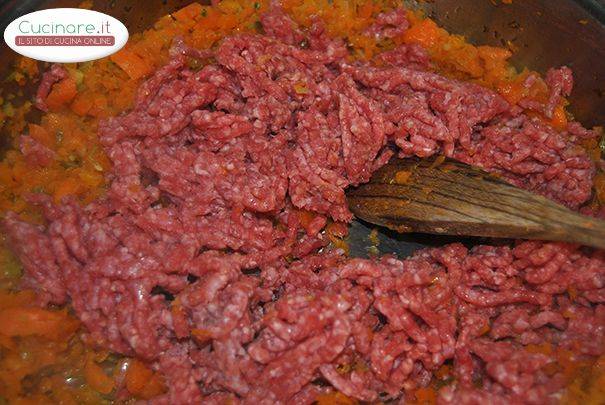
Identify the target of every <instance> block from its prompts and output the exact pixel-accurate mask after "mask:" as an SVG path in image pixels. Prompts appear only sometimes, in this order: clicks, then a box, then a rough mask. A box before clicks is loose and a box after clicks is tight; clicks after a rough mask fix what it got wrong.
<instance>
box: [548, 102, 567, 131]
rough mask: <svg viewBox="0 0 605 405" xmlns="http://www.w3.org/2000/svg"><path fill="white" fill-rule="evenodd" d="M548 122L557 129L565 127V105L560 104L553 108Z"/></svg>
mask: <svg viewBox="0 0 605 405" xmlns="http://www.w3.org/2000/svg"><path fill="white" fill-rule="evenodd" d="M550 124H551V125H552V126H553V128H555V129H558V130H559V131H563V130H565V129H566V128H567V114H566V113H565V107H564V106H563V105H561V104H560V105H558V106H557V107H556V108H555V111H554V112H553V116H552V120H551V121H550Z"/></svg>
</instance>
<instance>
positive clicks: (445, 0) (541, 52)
mask: <svg viewBox="0 0 605 405" xmlns="http://www.w3.org/2000/svg"><path fill="white" fill-rule="evenodd" d="M0 1H1V3H0V28H1V29H2V32H3V31H4V28H5V27H6V25H7V24H8V23H9V22H10V21H12V20H13V19H15V18H17V17H19V16H21V15H23V14H26V13H29V12H31V11H34V10H38V9H43V8H52V7H76V6H77V5H78V4H79V3H80V2H81V0H4V1H2V0H0ZM191 1H192V0H144V1H142V0H139V1H136V0H105V1H103V0H95V2H94V9H95V10H98V11H101V12H104V13H107V14H110V15H112V16H114V17H116V18H117V19H119V20H120V21H122V22H123V23H124V24H126V26H127V27H128V29H129V31H130V32H131V33H133V32H137V31H141V30H143V29H145V28H147V27H148V26H150V25H151V24H152V23H153V22H154V21H155V20H156V19H158V18H159V17H161V16H163V15H165V14H167V13H170V12H172V11H174V10H176V9H178V8H180V7H183V6H184V5H186V4H188V3H190V2H191ZM200 2H202V3H203V2H204V1H203V0H202V1H200ZM405 3H409V4H410V5H411V6H414V7H418V8H422V9H424V10H425V11H426V12H427V13H428V14H429V15H430V16H431V17H433V18H434V19H436V20H437V22H439V24H440V25H442V26H443V27H445V28H446V29H448V30H449V31H451V32H455V33H459V34H463V35H465V36H467V38H469V39H470V40H471V41H472V42H474V43H477V44H487V45H496V46H507V47H512V48H513V49H514V57H513V63H514V64H515V65H517V66H519V67H523V66H527V67H528V68H531V69H533V70H537V71H539V72H545V71H546V70H547V69H548V68H549V67H552V66H560V65H568V66H570V67H571V68H572V69H573V70H574V73H575V79H576V84H575V88H574V92H573V94H572V97H571V111H572V112H573V114H574V115H575V116H576V118H577V119H578V120H579V121H580V122H582V123H583V124H584V125H585V126H588V127H590V126H594V125H603V124H604V123H605V119H604V117H605V0H513V1H512V4H503V3H502V2H501V0H430V1H429V0H426V1H405ZM14 57H15V53H14V52H13V51H11V50H10V49H9V48H8V46H6V44H4V43H2V48H1V49H0V60H1V61H2V65H1V67H0V77H5V76H6V75H7V74H8V71H9V70H10V66H11V61H12V60H13V59H14ZM25 96H26V97H28V96H31V94H29V95H28V94H26V95H25ZM2 138H6V134H0V145H1V144H2V143H3V142H2ZM371 229H372V227H371V226H370V225H367V224H365V223H362V222H359V221H356V222H354V223H353V225H352V228H351V236H350V246H351V254H352V255H355V256H366V255H367V253H368V250H367V247H368V246H369V244H370V243H369V240H368V235H369V232H370V230H371ZM378 237H379V240H380V244H379V247H378V248H379V251H380V252H381V253H396V254H397V255H399V256H402V257H403V256H407V255H409V254H410V252H412V251H413V250H415V249H418V248H420V247H423V246H427V245H441V244H445V243H447V242H451V241H454V240H456V241H459V240H460V238H446V237H436V236H427V235H418V234H410V235H398V234H394V233H390V232H388V231H383V230H380V231H379V234H378ZM466 242H468V243H469V244H473V243H477V242H478V241H477V240H467V241H466Z"/></svg>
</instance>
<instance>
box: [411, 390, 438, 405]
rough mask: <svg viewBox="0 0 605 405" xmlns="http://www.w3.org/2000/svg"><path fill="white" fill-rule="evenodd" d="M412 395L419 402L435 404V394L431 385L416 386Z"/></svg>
mask: <svg viewBox="0 0 605 405" xmlns="http://www.w3.org/2000/svg"><path fill="white" fill-rule="evenodd" d="M414 395H415V397H416V401H418V403H421V404H435V403H437V395H436V393H435V390H434V389H433V388H431V387H427V388H418V389H417V390H416V391H415V392H414Z"/></svg>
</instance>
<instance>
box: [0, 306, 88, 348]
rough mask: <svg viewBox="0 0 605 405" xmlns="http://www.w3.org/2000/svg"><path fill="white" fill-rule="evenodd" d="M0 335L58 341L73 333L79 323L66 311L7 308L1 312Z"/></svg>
mask: <svg viewBox="0 0 605 405" xmlns="http://www.w3.org/2000/svg"><path fill="white" fill-rule="evenodd" d="M0 325H2V328H0V333H1V334H3V335H5V336H33V335H38V336H44V337H46V338H48V339H53V340H57V339H60V338H61V337H63V336H66V335H69V334H71V333H73V332H74V331H75V330H76V329H77V328H78V323H77V321H75V320H73V319H71V318H70V317H69V316H68V315H67V312H66V311H65V310H62V311H50V310H46V309H41V308H23V307H16V308H7V309H4V310H2V311H0Z"/></svg>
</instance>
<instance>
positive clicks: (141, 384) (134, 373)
mask: <svg viewBox="0 0 605 405" xmlns="http://www.w3.org/2000/svg"><path fill="white" fill-rule="evenodd" d="M126 389H127V390H128V392H130V393H131V394H133V395H134V396H136V397H138V398H142V399H149V398H152V397H154V396H156V395H159V394H161V393H162V392H164V391H165V389H166V388H165V384H164V382H163V381H162V379H161V377H160V376H159V375H157V374H156V373H154V372H153V371H151V370H150V369H149V368H148V367H147V366H145V364H143V363H142V362H140V361H139V360H133V361H132V362H131V363H130V364H129V365H128V370H127V371H126Z"/></svg>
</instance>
